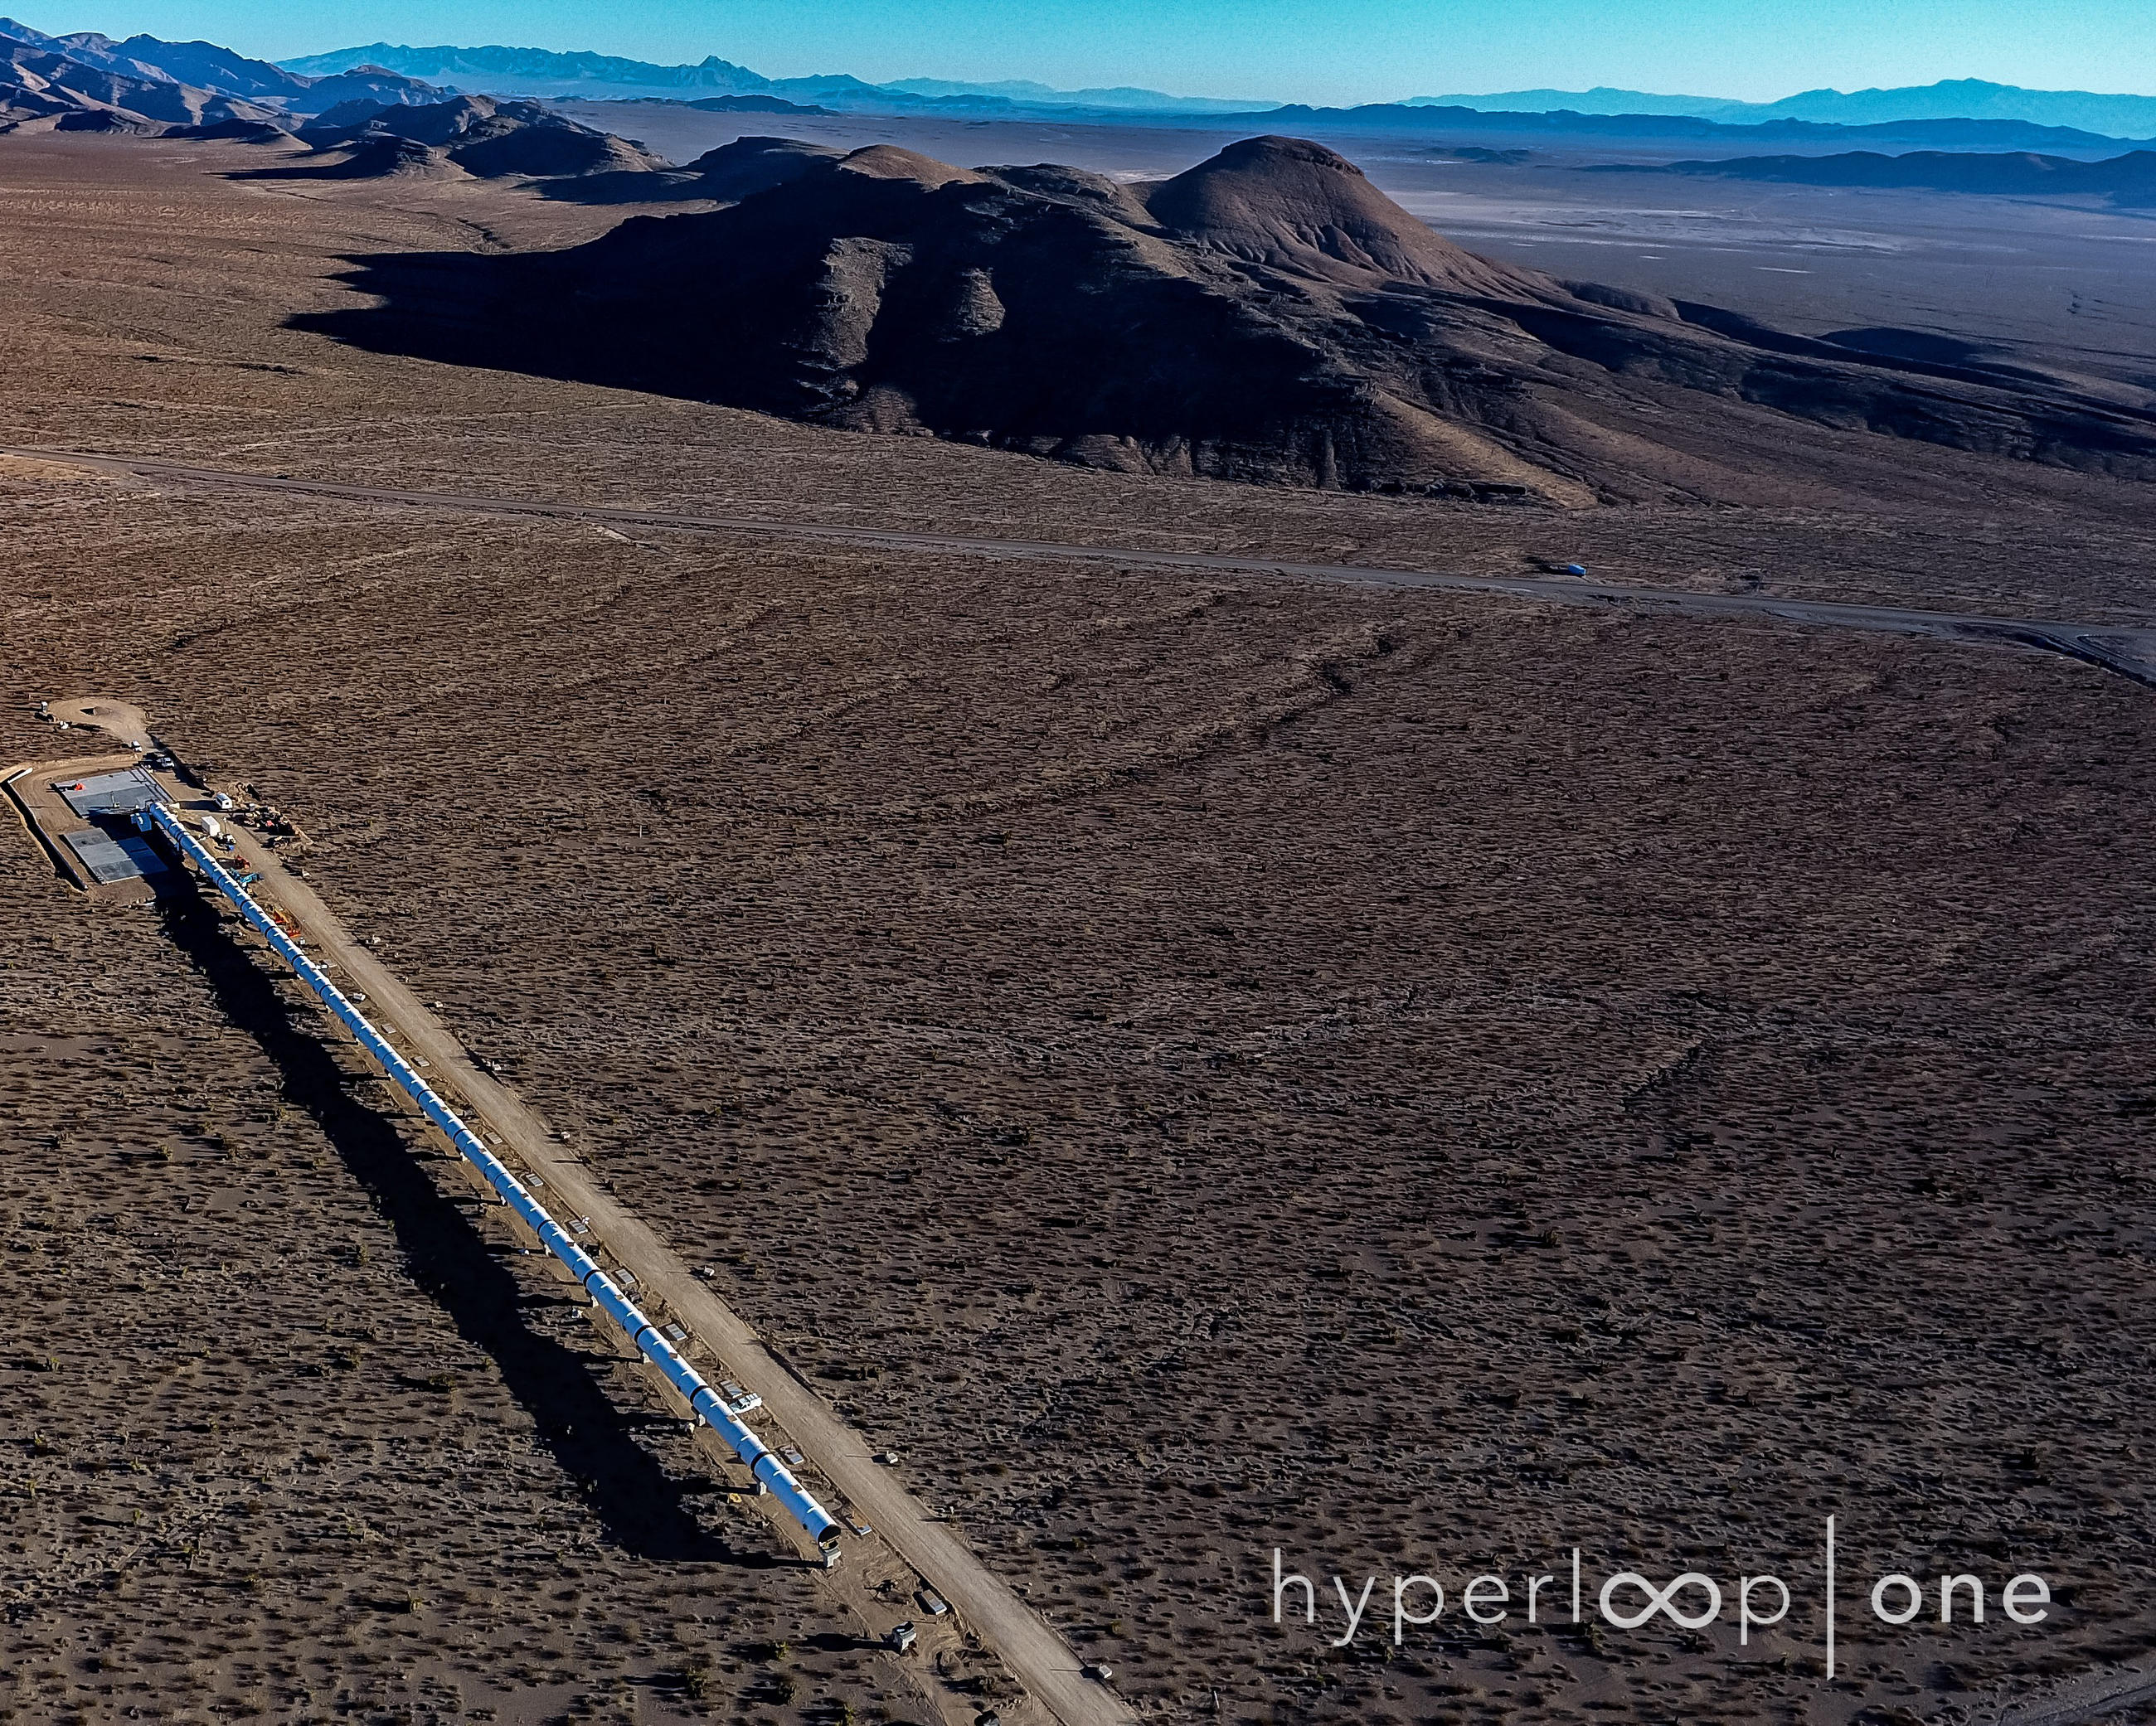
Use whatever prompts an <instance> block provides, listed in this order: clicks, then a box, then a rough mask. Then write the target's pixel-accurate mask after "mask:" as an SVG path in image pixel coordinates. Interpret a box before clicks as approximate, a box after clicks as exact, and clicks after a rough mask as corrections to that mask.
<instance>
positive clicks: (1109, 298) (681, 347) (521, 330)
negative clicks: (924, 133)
mask: <svg viewBox="0 0 2156 1726" xmlns="http://www.w3.org/2000/svg"><path fill="white" fill-rule="evenodd" d="M720 154H722V155H723V154H726V152H720ZM767 158H768V159H769V161H770V166H769V168H768V170H767V172H765V173H764V174H763V175H762V179H763V180H764V181H766V182H768V181H776V182H777V183H759V171H758V164H759V162H760V161H764V160H765V159H767ZM721 166H723V168H724V170H725V172H726V173H727V174H730V175H732V176H734V177H736V178H735V180H734V182H733V187H734V195H735V196H736V197H738V198H739V201H738V202H735V203H733V204H732V205H731V207H726V208H723V209H721V210H717V211H715V212H708V213H696V214H691V215H683V216H673V217H649V216H646V217H637V218H632V219H630V220H629V221H628V222H625V223H623V224H622V225H621V226H620V227H619V228H616V229H615V230H614V231H613V232H612V233H609V234H608V235H606V236H605V237H604V238H601V239H599V240H598V241H596V242H593V243H590V244H588V245H585V246H582V247H579V248H574V249H572V250H569V251H566V252H561V253H553V254H526V255H521V256H516V255H512V256H509V257H506V258H505V257H490V258H471V257H468V256H458V257H440V258H425V259H409V258H408V259H384V260H377V262H376V263H375V264H372V265H371V266H370V267H369V268H368V269H367V271H366V272H365V273H364V274H363V275H362V277H361V278H360V279H359V284H360V285H362V287H364V288H365V289H367V291H368V292H370V293H372V294H379V295H382V297H383V299H384V300H385V301H386V304H385V305H383V306H382V307H381V308H380V309H378V310H368V311H366V312H356V313H349V314H340V315H332V316H330V317H328V318H326V319H324V320H319V321H318V325H317V326H319V327H325V328H329V329H331V330H335V331H336V333H339V334H341V335H345V336H346V337H347V338H349V339H352V340H354V341H362V342H366V343H369V344H373V345H382V346H394V347H398V348H400V349H403V350H404V351H415V352H423V353H428V354H430V355H433V356H436V357H439V358H444V359H453V360H469V361H476V362H479V363H484V364H487V365H493V366H513V367H519V368H522V369H526V370H531V371H541V372H547V373H550V374H553V375H564V376H582V377H589V378H596V379H599V380H602V381H604V382H613V383H622V384H629V385H633V386H635V387H642V388H646V389H654V390H661V391H666V392H673V393H677V394H684V395H690V396H696V397H705V398H707V399H711V400H714V401H719V402H728V403H731V404H734V405H737V406H741V407H753V408H758V409H762V410H765V411H767V412H778V413H783V414H788V415H792V416H794V417H800V418H803V419H808V420H813V421H815V422H819V423H824V424H828V425H834V426H841V427H847V428H855V429H858V430H861V431H871V432H885V433H916V434H920V433H932V434H934V435H937V436H941V437H947V438H961V439H964V440H967V441H970V442H974V443H987V444H993V445H998V446H1000V447H1003V448H1010V449H1014V450H1022V451H1028V452H1031V453H1037V454H1040V455H1046V456H1055V457H1059V458H1064V459H1068V460H1074V461H1080V462H1086V463H1090V464H1096V465H1101V466H1106V467H1111V468H1118V469H1129V470H1132V471H1159V472H1171V473H1183V474H1203V475H1210V476H1215V477H1219V478H1224V479H1244V480H1255V481H1265V482H1278V483H1286V484H1299V485H1316V486H1324V487H1335V486H1337V487H1350V488H1356V489H1417V490H1431V491H1438V492H1447V491H1450V492H1457V493H1460V494H1475V495H1481V496H1517V497H1522V498H1538V499H1543V500H1545V501H1547V502H1548V503H1552V504H1588V503H1592V502H1594V501H1596V500H1598V499H1604V500H1614V499H1638V498H1652V497H1668V496H1689V497H1700V498H1710V499H1728V500H1744V499H1748V498H1750V497H1752V496H1754V495H1756V492H1757V488H1758V484H1759V476H1761V475H1762V474H1791V473H1798V474H1801V473H1803V472H1805V471H1807V470H1823V469H1825V468H1826V467H1831V466H1837V465H1839V466H1840V467H1841V468H1844V469H1845V468H1846V466H1847V465H1848V464H1849V458H1848V452H1847V447H1846V446H1847V440H1848V438H1849V437H1850V435H1851V433H1872V434H1876V436H1877V438H1878V444H1877V449H1878V453H1879V456H1880V457H1881V458H1887V456H1888V453H1889V452H1890V451H1891V450H1892V448H1895V447H1897V445H1901V446H1902V447H1906V443H1905V440H1914V441H1919V442H1929V443H1940V444H1945V445H1949V446H1952V447H1953V448H1960V449H1963V450H1974V451H1981V452H1986V453H1991V454H1994V455H1998V456H2004V457H2009V458H2018V459H2026V460H2035V461H2041V462H2048V463H2056V464H2062V465H2066V466H2071V467H2076V468H2081V469H2094V470H2102V471H2107V472H2110V473H2114V474H2120V475H2124V476H2127V477H2131V478H2135V479H2148V478H2156V413H2152V412H2143V411H2140V410H2138V409H2137V408H2134V407H2121V406H2118V405H2116V404H2111V403H2106V402H2097V401H2093V400H2090V399H2087V398H2085V397H2081V396H2077V395H2075V394H2073V393H2071V392H2069V391H2067V390H2066V389H2063V388H2061V387H2053V386H2049V385H2046V384H2045V383H2043V382H2040V381H2021V380H2014V379H2007V378H2003V377H2001V376H1999V374H1996V373H1987V372H1983V371H1977V370H1973V369H1964V368H1959V367H1957V366H1953V365H1948V364H1939V363H1932V362H1928V361H1921V360H1912V359H1906V358H1897V357H1893V356H1881V355H1866V354H1859V353H1856V352H1853V351H1851V350H1849V349H1846V348H1842V347H1837V346H1833V345H1830V344H1829V343H1825V342H1820V341H1809V340H1807V339H1805V338H1802V337H1799V336H1794V335H1787V334H1785V333H1784V332H1779V331H1776V330H1768V329H1764V328H1763V327H1761V326H1758V325H1753V324H1750V323H1748V322H1747V321H1746V320H1743V319H1741V318H1737V317H1734V316H1732V315H1729V314H1727V313H1722V312H1719V311H1717V310H1715V309H1714V308H1712V307H1709V306H1703V305H1689V304H1685V303H1681V302H1675V301H1670V300H1654V299H1650V298H1647V297H1644V296H1641V295H1638V294H1630V293H1625V292H1620V291H1617V290H1614V289H1603V288H1598V287H1595V286H1593V285H1591V284H1567V283H1563V282H1559V281H1558V280H1555V279H1552V278H1550V277H1548V276H1545V275H1542V274H1537V273H1536V272H1534V271H1532V270H1528V269H1519V268H1515V267H1512V266H1509V265H1503V264H1496V263H1492V262H1491V261H1489V260H1487V259H1481V258H1479V257H1476V256H1475V255H1473V254H1470V253H1468V252H1466V251H1463V250H1462V249H1460V248H1459V247H1457V246H1455V245H1453V244H1451V243H1449V242H1448V241H1446V240H1445V239H1443V238H1440V236H1438V235H1437V234H1435V233H1433V232H1431V231H1430V228H1427V227H1426V226H1424V224H1423V223H1420V222H1418V221H1417V220H1415V219H1414V218H1413V217H1411V216H1409V214H1408V213H1406V212H1405V211H1404V210H1402V209H1400V208H1399V207H1398V206H1397V205H1395V204H1394V203H1393V202H1391V201H1390V200H1389V199H1388V198H1386V197H1384V196H1383V194H1382V193H1380V192H1378V191H1377V190H1376V189H1375V188H1374V187H1372V186H1371V185H1370V184H1369V182H1368V181H1367V180H1366V179H1365V178H1364V177H1363V174H1362V172H1360V170H1358V169H1357V168H1356V167H1355V166H1353V164H1351V163H1349V162H1348V161H1345V160H1344V159H1342V157H1340V156H1337V155H1335V154H1333V153H1332V151H1329V150H1327V149H1325V148H1323V147H1322V146H1318V145H1316V144H1312V143H1308V142H1305V141H1299V140H1296V139H1292V138H1284V137H1262V138H1253V139H1247V140H1245V141H1242V142H1240V143H1238V144H1235V145H1233V146H1229V148H1227V149H1226V150H1224V151H1221V152H1220V153H1219V155H1217V156H1214V157H1213V158H1211V159H1210V160H1209V161H1204V162H1203V163H1200V164H1199V166H1196V167H1194V168H1192V169H1191V170H1189V171H1188V172H1186V173H1183V174H1181V175H1178V176H1177V177H1175V178H1173V179H1171V180H1168V181H1165V182H1159V183H1158V184H1152V185H1140V186H1131V185H1124V184H1119V183H1117V182H1114V181H1111V180H1109V179H1106V178H1105V177H1101V176H1098V175H1095V174H1091V173H1088V172H1081V171H1080V170H1076V169H1073V168H1067V167H1058V166H1037V167H1024V168H993V169H978V170H972V169H965V168H960V167H956V166H952V165H950V164H948V163H944V162H938V161H932V160H930V159H928V158H927V157H925V156H917V155H915V154H913V153H911V152H910V151H904V150H900V149H896V148H893V147H891V146H874V147H871V148H868V149H865V150H860V151H855V152H854V153H852V154H851V155H849V156H844V157H839V158H831V157H829V156H823V155H821V154H819V153H817V152H814V151H806V152H804V151H803V146H799V145H797V144H789V143H787V142H785V141H776V140H767V141H756V142H754V143H750V142H749V141H744V144H743V145H742V146H734V148H733V151H732V153H731V156H729V158H728V160H727V161H726V162H725V163H724V164H722V165H721V164H719V163H712V164H711V165H710V166H709V168H707V170H706V172H713V173H714V175H715V182H714V183H716V170H717V169H718V168H720V167H721Z"/></svg>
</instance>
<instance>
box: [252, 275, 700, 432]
mask: <svg viewBox="0 0 2156 1726" xmlns="http://www.w3.org/2000/svg"><path fill="white" fill-rule="evenodd" d="M346 262H347V263H349V264H352V266H353V268H352V269H349V270H346V271H343V272H341V273H340V274H338V275H337V277H336V280H337V281H339V282H340V283H341V284H344V285H345V286H346V287H347V288H349V289H352V291H353V292H354V293H356V294H369V295H372V296H373V297H374V298H376V299H377V300H379V301H380V302H381V303H380V304H379V305H372V306H356V307H352V308H349V309H346V310H339V311H329V312H304V313H301V314H299V315H296V316H295V317H292V318H290V319H289V320H287V322H286V327H287V328H289V329H293V330H307V331H309V332H311V333H312V334H315V335H326V336H328V337H330V338H331V340H332V341H339V342H342V343H344V344H345V345H346V346H350V347H355V348H359V349H361V350H362V351H366V352H367V353H376V354H397V355H402V356H405V357H408V358H411V359H418V360H432V361H438V362H439V363H441V364H443V365H447V366H488V367H491V368H494V369H495V370H499V371H522V372H528V373H531V375H533V376H539V377H553V378H560V379H562V380H564V381H567V382H578V383H597V384H608V385H613V386H615V387H621V388H628V389H639V390H649V391H652V392H655V393H658V394H660V395H673V396H688V397H694V398H696V399H716V397H710V396H709V394H708V392H706V391H704V390H700V389H697V388H695V387H691V386H690V384H689V383H688V382H687V381H686V380H685V377H684V376H683V375H682V373H681V371H679V370H678V369H673V368H667V367H665V366H661V365H658V364H654V361H653V358H652V356H649V354H644V355H642V356H638V355H637V354H635V353H634V351H633V350H632V349H631V348H630V346H629V343H627V342H626V341H624V339H623V338H622V337H621V335H619V333H618V332H614V331H613V330H610V329H609V328H608V326H605V325H594V324H592V323H586V324H585V325H583V326H581V327H580V326H579V325H578V324H577V322H576V321H575V320H571V319H565V318H556V317H545V316H540V315H532V314H535V313H536V311H537V310H538V308H539V307H540V306H541V305H543V304H544V297H542V295H543V294H544V290H546V289H548V288H549V287H550V286H552V284H550V283H549V281H548V278H549V276H550V275H551V274H553V272H552V269H550V265H549V261H548V259H547V256H546V255H545V254H539V255H536V256H533V255H523V256H511V257H500V256H484V255H480V254H474V253H470V252H392V253H382V254H376V255H373V256H367V257H357V258H351V259H346ZM548 297H550V296H548ZM512 304H514V305H521V306H522V307H524V308H526V313H527V315H524V316H511V315H506V309H507V308H508V307H509V306H510V305H512ZM498 314H501V315H498Z"/></svg>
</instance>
